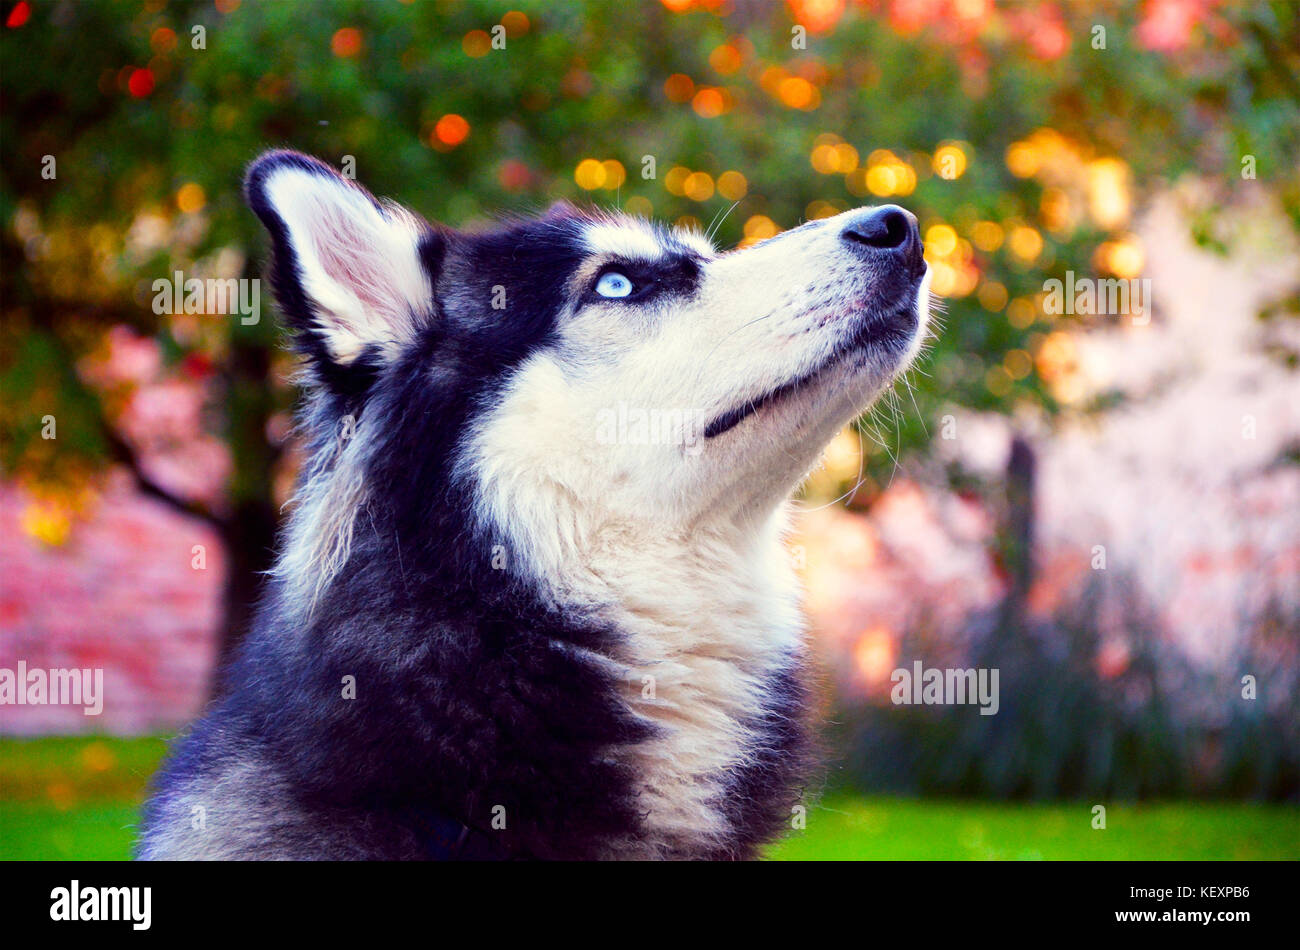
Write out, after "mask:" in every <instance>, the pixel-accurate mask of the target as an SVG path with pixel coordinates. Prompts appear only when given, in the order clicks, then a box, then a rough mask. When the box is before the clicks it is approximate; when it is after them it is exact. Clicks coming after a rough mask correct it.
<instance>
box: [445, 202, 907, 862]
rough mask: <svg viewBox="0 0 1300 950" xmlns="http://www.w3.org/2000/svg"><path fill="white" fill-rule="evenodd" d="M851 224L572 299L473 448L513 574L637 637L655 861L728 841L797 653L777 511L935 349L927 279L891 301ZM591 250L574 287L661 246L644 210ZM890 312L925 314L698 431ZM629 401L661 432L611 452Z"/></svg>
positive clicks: (702, 246)
mask: <svg viewBox="0 0 1300 950" xmlns="http://www.w3.org/2000/svg"><path fill="white" fill-rule="evenodd" d="M844 218H845V216H840V217H839V218H831V219H827V220H823V221H819V222H814V223H811V224H809V225H805V226H804V227H803V228H800V229H798V230H796V231H794V232H789V233H787V234H785V235H782V236H780V237H778V238H776V239H773V240H771V241H768V242H765V243H762V244H759V245H756V246H754V247H752V248H748V249H744V250H740V251H736V252H732V253H730V254H724V255H717V254H715V253H714V251H713V249H712V248H711V247H710V246H709V245H708V244H707V243H706V242H705V241H704V240H703V239H702V238H701V237H699V236H698V235H695V234H691V233H678V234H677V235H676V239H677V240H678V241H679V242H681V243H683V244H687V245H689V246H690V247H692V248H694V249H695V250H696V251H697V252H698V253H699V254H700V257H701V262H700V265H701V269H702V276H701V279H700V282H699V286H698V291H697V292H696V293H695V294H694V295H693V296H692V297H691V298H690V299H686V300H681V299H667V300H664V301H663V302H660V303H654V302H651V303H648V304H646V305H636V304H628V303H624V302H622V301H620V300H609V301H604V300H601V301H598V302H594V303H588V304H582V305H576V306H575V307H574V308H573V309H572V311H571V312H570V313H569V314H567V315H566V316H565V317H564V318H562V321H561V333H560V342H559V345H558V346H557V347H555V348H554V349H553V350H548V351H544V352H541V353H538V354H536V355H534V356H533V357H531V358H530V359H529V360H528V361H527V362H526V363H525V364H524V365H523V366H522V367H521V368H520V369H519V370H518V371H517V373H516V374H515V376H514V378H513V379H512V381H511V383H510V385H509V387H508V388H507V391H506V393H505V396H504V398H503V399H502V400H501V402H500V403H499V405H497V406H495V407H494V408H493V409H492V411H490V412H489V413H487V414H485V415H484V416H483V418H482V419H481V420H480V421H479V423H478V424H477V426H476V427H475V430H474V431H473V432H472V433H471V436H470V439H469V441H468V444H467V446H466V451H465V454H464V458H465V460H466V464H467V465H469V466H472V468H473V471H472V473H471V475H470V477H472V478H473V479H474V480H475V483H476V484H477V486H478V491H479V500H480V515H481V517H483V518H484V519H485V520H486V521H487V522H488V523H489V524H490V525H492V526H493V528H494V530H495V531H496V532H497V533H498V536H500V537H503V538H505V539H506V540H507V541H508V544H509V546H510V548H511V549H512V552H513V554H514V557H513V558H512V563H513V564H516V565H519V567H520V569H522V570H526V571H528V572H529V573H531V574H532V575H533V576H534V578H535V579H536V580H537V581H538V582H539V583H540V584H541V585H542V586H543V587H544V588H545V589H546V590H548V591H549V592H550V594H551V596H552V597H553V598H554V599H555V600H556V601H557V602H559V603H563V604H570V605H581V606H591V607H594V608H596V609H598V610H599V611H601V612H602V613H603V614H604V615H605V616H607V617H608V618H609V619H610V620H611V621H612V622H614V623H616V624H617V625H618V627H619V628H620V629H621V630H623V631H625V632H626V633H627V634H628V636H629V640H628V644H627V648H626V651H625V652H624V653H623V654H621V655H620V656H618V657H614V658H612V659H614V660H615V661H616V662H617V663H619V664H620V667H621V669H622V670H623V675H624V682H625V695H626V697H627V700H628V703H629V705H630V706H631V708H632V709H633V710H635V711H636V712H638V713H640V714H642V715H644V716H646V717H648V718H650V719H652V720H654V721H655V722H656V724H657V725H658V726H660V727H661V729H662V732H663V738H661V739H656V740H654V741H651V742H648V743H641V744H639V745H638V746H636V747H634V748H630V749H628V750H623V751H622V752H620V753H618V754H620V755H625V756H626V757H628V758H629V759H630V760H632V761H633V763H634V764H635V766H636V767H637V769H638V771H639V773H640V774H642V775H644V776H645V782H644V785H643V787H642V797H643V804H644V808H645V811H646V813H647V816H648V817H647V826H648V829H649V831H650V834H651V837H650V839H649V843H648V849H649V853H651V854H655V853H672V851H673V849H674V848H676V847H679V846H682V845H683V844H684V843H686V842H698V841H699V840H700V839H701V838H704V839H706V840H707V839H708V838H709V837H710V836H713V835H717V836H721V835H723V834H724V833H725V831H726V829H725V819H724V818H723V816H722V812H721V810H720V809H719V807H718V806H719V802H720V799H721V796H723V795H724V794H725V776H726V775H727V774H728V770H730V769H733V768H735V767H736V766H737V765H739V764H741V763H743V762H744V761H745V759H746V757H747V756H748V755H751V754H752V753H753V750H752V748H751V747H750V744H749V742H748V740H749V736H748V735H747V728H748V727H747V726H746V723H747V722H752V721H753V719H754V717H756V716H758V715H760V714H761V713H762V711H763V709H764V702H765V691H766V689H767V684H768V682H769V681H770V678H771V677H772V676H773V675H774V674H775V673H777V672H779V671H781V670H782V669H784V668H787V667H789V666H790V664H792V663H793V662H794V661H795V658H796V657H797V656H798V655H799V654H800V653H801V651H802V648H803V645H802V631H801V623H800V620H799V613H798V608H797V583H796V581H795V578H794V575H793V573H792V571H791V569H790V566H789V563H788V558H787V557H786V556H785V551H784V548H783V547H782V545H781V541H780V537H781V533H782V531H783V529H784V525H785V519H786V515H785V510H784V508H785V506H784V502H785V500H786V498H787V497H788V496H789V494H790V492H791V491H792V490H793V489H794V488H795V487H796V485H797V484H798V482H799V481H800V480H801V479H802V477H803V476H804V475H805V474H806V473H807V472H808V470H809V469H810V468H811V467H812V466H813V465H814V464H815V462H816V461H817V459H818V457H819V455H820V453H821V451H822V449H823V448H824V447H825V445H826V443H827V442H829V441H830V439H831V438H832V437H833V436H834V434H835V433H836V432H837V431H838V430H839V429H840V428H842V427H843V426H844V425H845V424H846V423H847V422H848V421H849V420H851V419H852V418H854V417H855V416H856V415H858V414H859V413H861V412H862V411H863V410H864V409H865V408H866V407H867V406H868V405H869V404H870V403H871V402H872V401H873V400H874V399H875V398H876V397H877V396H878V395H879V394H880V392H881V391H882V390H883V389H884V388H885V387H886V386H888V385H889V383H890V382H891V381H892V380H893V378H894V377H895V375H896V374H897V373H899V372H901V371H902V370H903V369H905V368H906V366H907V365H908V363H909V362H910V361H911V360H912V359H913V357H914V356H915V355H916V353H917V351H918V349H919V347H920V345H921V341H922V337H923V335H924V331H925V327H926V319H927V310H928V290H927V288H928V283H929V275H928V273H927V274H926V276H925V278H924V279H923V280H922V281H921V286H920V288H919V291H917V292H916V293H915V299H899V300H882V299H878V295H877V294H874V293H873V286H872V281H873V275H872V274H871V273H870V268H868V267H867V266H866V265H864V262H863V260H862V259H861V258H860V257H857V256H855V255H854V252H853V251H852V249H851V248H850V247H849V246H847V245H846V243H845V242H844V241H843V240H842V239H841V238H840V236H839V235H840V232H841V230H842V229H843V226H844V224H845V221H844V220H842V219H844ZM587 243H588V245H589V247H590V250H591V252H592V257H591V259H590V261H588V263H587V265H586V266H585V267H584V268H583V270H582V272H581V273H580V274H579V275H578V276H577V278H576V279H575V284H577V285H582V286H585V285H586V284H587V283H589V282H590V281H591V280H592V279H594V277H595V275H596V274H597V273H598V271H599V269H600V267H601V265H602V263H603V262H604V261H605V260H607V259H608V257H609V256H610V255H617V256H622V257H633V258H642V259H649V260H653V259H655V258H656V257H657V256H658V255H660V254H662V253H663V250H662V247H661V243H660V240H659V238H657V237H656V233H655V231H654V230H653V228H651V227H650V226H649V225H647V224H645V223H644V222H641V221H639V220H637V219H624V218H618V219H612V220H610V221H607V222H604V223H601V224H598V225H594V226H589V227H588V230H587ZM897 307H911V308H914V312H915V314H916V317H917V320H916V324H917V325H916V330H915V332H914V334H913V336H912V338H911V340H910V341H909V342H907V344H906V345H905V346H904V347H897V348H896V349H895V350H890V349H887V348H883V347H870V346H869V347H867V348H866V349H865V350H864V351H863V352H861V353H858V354H853V355H851V356H849V357H847V358H845V359H843V360H841V361H839V362H838V363H836V364H834V365H832V366H830V367H829V368H828V369H827V370H826V371H825V373H823V374H821V375H819V376H818V377H817V379H816V380H815V381H814V382H812V383H810V384H808V385H807V386H804V387H802V388H800V389H798V390H797V391H795V392H792V393H790V394H788V395H786V396H785V397H784V398H782V399H780V400H778V401H777V402H775V403H773V404H770V405H767V406H765V407H764V408H762V409H760V410H759V411H758V412H757V413H756V414H754V415H752V416H750V417H749V418H748V419H746V420H744V421H743V422H741V423H740V424H739V425H738V426H736V427H735V428H733V429H731V430H730V431H728V432H725V433H723V434H721V435H719V436H717V437H716V438H713V439H705V438H704V435H703V432H702V431H701V430H702V429H703V426H704V425H705V424H706V423H707V422H708V421H709V420H712V419H715V418H717V417H718V416H720V415H722V414H724V413H726V412H728V411H729V410H731V409H734V408H735V407H737V406H738V405H740V404H741V403H743V402H744V401H745V400H749V399H757V398H759V397H761V396H762V395H764V394H765V393H767V392H769V391H771V390H773V389H774V388H776V387H779V386H781V385H782V384H784V383H787V382H790V381H791V380H795V379H798V378H800V377H802V376H804V375H805V374H808V373H810V372H811V371H814V370H816V369H818V368H819V367H821V366H822V365H823V364H824V362H825V361H826V360H827V358H828V357H829V356H830V355H831V354H832V353H833V352H834V351H835V350H836V347H837V345H838V344H839V343H841V342H842V341H843V340H844V338H845V337H846V336H847V335H848V334H850V333H851V332H852V330H853V328H854V327H856V326H857V325H858V324H857V323H855V321H857V320H860V319H861V318H862V317H863V315H864V311H867V310H870V309H872V308H876V309H877V310H887V309H890V308H897ZM620 407H621V408H622V409H623V410H625V416H626V415H627V414H629V413H631V412H633V411H638V410H639V411H644V412H646V413H647V416H648V415H649V414H651V413H653V412H656V411H657V412H658V413H659V419H660V421H661V422H662V421H663V420H664V419H665V418H666V419H668V420H669V421H668V422H667V423H665V424H664V425H662V426H660V429H659V431H657V432H653V433H652V434H651V438H650V444H638V441H639V440H637V439H636V435H637V433H636V432H635V427H634V426H630V427H626V428H624V429H619V428H618V427H617V426H615V427H614V429H613V432H614V435H615V436H616V438H615V439H614V440H613V441H611V440H610V438H609V435H610V432H611V429H610V419H611V417H613V418H615V419H616V418H617V417H618V413H619V411H620ZM681 421H684V422H685V426H682V425H680V424H679V423H680V422H681ZM683 429H685V430H686V431H682V430H683ZM692 430H693V431H692ZM665 431H667V432H668V433H669V434H670V437H669V438H668V439H667V440H664V439H662V438H660V439H658V440H657V441H656V436H663V435H664V434H665ZM671 433H679V434H678V435H677V437H676V440H675V441H674V439H673V437H672V435H671ZM619 436H623V437H628V436H630V437H631V438H619ZM647 684H650V686H651V687H652V688H651V689H650V690H649V692H650V693H651V694H652V695H651V696H650V698H647ZM643 846H647V845H646V842H639V843H638V845H637V847H638V848H641V847H643Z"/></svg>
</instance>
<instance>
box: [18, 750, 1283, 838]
mask: <svg viewBox="0 0 1300 950" xmlns="http://www.w3.org/2000/svg"><path fill="white" fill-rule="evenodd" d="M163 749H164V743H163V742H162V740H159V739H152V738H147V739H69V738H58V739H35V740H13V739H0V859H11V860H12V859H21V860H32V859H41V858H84V859H101V860H114V859H122V858H125V857H127V856H128V854H129V851H130V847H131V841H132V837H133V835H134V826H135V821H136V814H137V809H138V805H139V802H140V798H141V795H142V792H143V788H144V784H145V782H146V781H147V780H148V778H149V776H150V774H152V772H153V770H154V768H155V767H156V765H157V763H158V760H159V759H160V758H161V756H162V753H163ZM1092 804H1093V803H1083V802H1079V803H1053V804H1006V803H1000V802H963V801H936V800H899V799H888V798H863V797H860V796H852V795H845V794H842V793H839V794H832V795H830V796H828V797H827V798H826V799H825V800H824V801H822V802H821V803H820V804H819V805H816V806H814V807H813V808H811V809H809V812H808V816H807V822H806V825H807V827H806V828H805V829H804V830H801V831H796V832H795V833H794V834H793V835H792V836H791V837H789V838H788V839H786V840H785V841H784V842H782V843H781V844H779V845H777V846H776V847H775V848H773V849H772V850H771V852H770V856H771V857H773V858H776V859H778V860H811V859H821V860H827V859H829V860H846V859H855V858H878V859H879V858H884V859H918V860H928V859H943V860H950V859H955V860H970V859H973V860H1037V859H1046V860H1056V859H1066V858H1073V859H1082V860H1117V859H1130V858H1131V859H1149V860H1164V859H1228V860H1234V859H1254V858H1286V859H1295V858H1297V857H1300V809H1296V808H1295V807H1293V806H1287V805H1255V804H1242V803H1235V802H1233V803H1218V804H1208V803H1199V802H1196V803H1193V802H1174V803H1161V804H1150V805H1122V804H1113V805H1108V806H1107V814H1106V828H1105V830H1094V829H1093V827H1092V822H1093V815H1092ZM1103 804H1104V803H1103Z"/></svg>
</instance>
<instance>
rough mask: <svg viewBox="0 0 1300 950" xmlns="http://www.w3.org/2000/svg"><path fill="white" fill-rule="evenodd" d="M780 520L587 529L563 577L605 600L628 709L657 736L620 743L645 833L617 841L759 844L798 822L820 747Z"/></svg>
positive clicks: (699, 847) (719, 850)
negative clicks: (697, 528)
mask: <svg viewBox="0 0 1300 950" xmlns="http://www.w3.org/2000/svg"><path fill="white" fill-rule="evenodd" d="M778 530H779V529H778V527H777V525H776V523H775V520H774V522H773V524H772V525H771V526H770V527H769V528H768V529H766V530H765V531H763V532H762V533H761V535H760V536H759V537H757V538H753V537H751V538H750V539H749V541H748V543H746V544H744V545H740V544H737V543H735V542H734V541H733V540H732V539H729V538H726V537H722V536H719V535H717V534H711V533H707V532H700V533H694V534H692V535H691V536H690V537H686V538H680V539H671V538H662V537H654V536H651V535H649V534H642V533H639V532H637V531H635V529H631V528H628V527H626V526H607V527H605V528H604V529H601V530H597V531H594V532H592V536H590V537H588V538H587V551H586V557H585V558H584V559H583V560H582V562H581V566H580V567H579V568H577V569H574V570H571V571H566V572H564V573H563V574H562V575H561V578H560V579H559V581H558V583H559V584H560V585H562V587H563V588H564V593H565V595H566V596H568V597H571V598H575V599H582V598H590V599H592V600H593V601H596V602H603V603H604V604H606V605H608V606H606V607H604V608H603V609H602V615H603V616H606V617H608V618H609V619H610V620H611V621H612V622H613V624H614V626H615V627H616V628H617V629H618V630H619V631H620V633H621V634H623V636H624V638H625V639H624V640H623V641H622V642H621V643H620V644H619V646H618V648H617V650H616V652H615V655H614V659H615V660H616V661H617V662H621V663H623V664H625V666H624V668H623V669H622V670H621V671H620V677H621V683H622V688H621V693H622V696H623V697H624V699H625V701H626V703H627V705H628V706H629V708H630V709H631V710H632V711H633V712H634V713H635V714H636V715H637V716H638V717H643V718H644V719H646V720H649V721H650V722H651V723H652V724H653V726H654V735H653V736H652V737H651V738H649V739H647V740H645V741H642V742H638V743H634V744H631V745H629V746H627V747H625V748H623V749H619V750H617V751H616V753H615V754H616V755H618V756H619V757H620V758H623V759H625V760H626V761H627V762H628V763H629V764H630V765H631V766H632V770H633V774H634V776H635V778H634V782H635V784H636V794H637V797H638V800H639V806H640V808H641V810H642V814H643V816H644V825H643V827H642V828H641V829H640V833H639V834H638V835H637V836H636V837H635V838H634V839H632V840H630V841H628V842H615V843H614V847H613V850H615V851H619V850H623V849H627V850H629V851H631V852H633V853H640V854H645V855H648V856H655V855H666V856H672V855H709V856H749V854H750V853H751V851H752V848H753V846H754V845H755V844H756V843H758V842H761V841H765V840H768V839H770V838H771V837H772V836H773V834H775V833H777V832H779V831H780V830H781V829H782V828H783V827H784V828H788V827H789V824H790V820H791V818H792V814H793V809H794V807H795V806H796V804H797V803H798V801H799V798H800V795H801V785H800V783H801V782H803V781H805V777H804V776H803V774H802V773H803V770H804V768H805V766H806V765H807V761H806V759H807V757H808V756H809V754H810V753H809V748H808V736H807V734H806V728H805V725H804V721H803V720H804V718H805V717H806V716H807V714H808V706H809V705H810V704H809V703H808V696H807V686H806V684H805V682H804V676H805V670H804V662H805V661H804V647H803V637H802V623H801V620H800V617H799V613H798V610H797V608H796V593H797V591H796V583H795V581H794V578H793V575H792V573H791V571H790V568H789V564H788V558H787V557H786V553H785V551H784V549H783V548H782V546H781V545H780V542H779V540H778V536H777V534H778Z"/></svg>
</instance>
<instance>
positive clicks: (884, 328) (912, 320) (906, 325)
mask: <svg viewBox="0 0 1300 950" xmlns="http://www.w3.org/2000/svg"><path fill="white" fill-rule="evenodd" d="M919 286H920V284H919V281H918V283H917V286H916V287H913V288H912V292H911V293H910V294H908V296H907V302H906V303H905V304H904V305H902V306H900V307H897V308H896V309H894V310H892V311H889V312H887V313H885V314H876V315H873V316H871V317H869V318H868V319H866V320H864V321H862V326H860V327H859V328H858V329H857V330H855V331H854V332H853V333H852V334H851V335H850V336H848V337H846V338H845V339H844V340H843V341H842V342H840V344H839V345H837V346H836V347H835V350H834V351H833V352H832V353H831V354H830V356H828V357H826V359H824V360H823V361H822V362H821V363H820V364H819V365H818V366H817V367H815V368H814V369H812V370H809V371H808V372H806V373H804V374H803V375H802V376H798V377H796V378H795V379H792V380H790V381H789V382H785V383H782V384H781V385H780V386H777V387H776V388H775V389H771V390H768V392H766V393H764V394H763V395H761V396H759V397H757V398H754V399H747V400H746V401H745V402H744V403H742V404H741V405H738V406H736V407H734V408H732V409H728V410H727V411H726V412H724V413H723V414H722V415H720V416H718V417H717V418H715V419H714V420H713V421H712V422H710V423H709V424H708V425H707V426H705V427H704V437H705V438H706V439H713V438H717V437H718V436H720V435H722V434H723V433H725V432H730V431H731V430H732V429H734V428H736V426H738V425H740V424H741V423H742V422H744V421H745V420H746V419H748V418H749V417H750V416H752V415H755V414H756V413H758V412H759V411H761V410H763V409H765V408H767V407H769V406H773V405H776V404H778V403H780V402H783V401H785V400H787V399H789V398H790V397H791V396H793V395H794V394H795V393H798V392H800V391H802V390H804V389H807V388H808V387H810V386H812V385H814V384H816V383H817V382H818V381H820V380H822V379H823V378H825V377H826V376H827V375H829V374H830V373H832V372H834V371H835V370H836V369H837V368H839V367H840V366H842V365H843V364H844V363H845V362H847V361H848V360H850V359H852V358H853V357H854V356H856V355H860V354H862V353H864V352H865V351H866V350H867V349H869V348H878V349H884V350H890V349H893V350H896V351H897V352H899V353H901V352H903V351H904V350H905V349H906V347H907V345H908V343H910V342H911V339H912V336H913V334H915V333H916V330H917V324H918V322H919V321H918V317H917V313H916V299H917V292H918V289H919Z"/></svg>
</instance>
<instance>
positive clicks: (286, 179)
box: [244, 151, 434, 366]
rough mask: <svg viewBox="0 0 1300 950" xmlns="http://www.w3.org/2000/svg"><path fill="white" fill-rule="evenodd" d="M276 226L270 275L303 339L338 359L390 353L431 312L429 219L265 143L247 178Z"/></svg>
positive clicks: (257, 203) (264, 215)
mask: <svg viewBox="0 0 1300 950" xmlns="http://www.w3.org/2000/svg"><path fill="white" fill-rule="evenodd" d="M244 193H245V195H246V197H247V199H248V204H249V206H250V207H251V208H252V209H253V211H254V212H255V213H256V214H257V216H258V217H259V218H261V219H262V223H263V224H264V225H266V229H267V231H269V232H270V235H271V243H272V261H271V281H272V284H273V286H274V288H275V294H276V299H277V300H278V301H279V304H280V308H281V309H282V310H283V311H284V314H285V318H286V320H287V321H288V322H289V324H290V326H291V327H292V328H293V329H294V330H295V331H296V333H297V337H298V340H299V346H300V347H301V348H302V349H304V350H306V351H307V352H308V353H311V354H313V355H315V356H317V357H320V358H326V359H328V360H330V361H331V362H332V363H334V364H337V365H339V366H348V365H351V364H352V363H353V362H354V361H356V359H357V358H358V357H359V356H361V355H362V354H363V353H366V352H367V351H372V352H375V351H377V352H378V353H379V354H381V355H386V356H391V355H392V354H393V353H394V352H395V351H396V350H397V348H399V347H400V346H401V344H402V343H404V342H406V341H409V340H410V339H412V338H413V337H414V336H415V333H416V331H417V330H418V328H419V327H420V325H421V324H422V323H423V322H424V321H426V320H427V319H429V316H430V311H431V308H432V305H433V288H432V280H433V278H432V277H431V275H430V273H429V269H428V267H427V266H426V257H427V251H428V247H427V245H428V244H429V243H430V242H431V241H432V240H433V239H434V234H433V231H432V229H431V228H430V227H429V225H428V224H427V223H425V222H424V221H423V220H422V219H420V218H419V217H417V216H416V215H414V214H412V213H410V212H409V211H406V210H405V209H403V208H401V207H398V206H397V205H393V204H387V203H385V204H381V203H380V202H378V201H376V200H375V198H374V197H373V196H372V195H371V194H370V192H368V191H366V190H365V189H364V188H362V187H361V186H360V185H357V184H355V183H354V182H352V181H349V180H348V179H346V178H344V177H343V176H342V175H340V174H339V173H338V172H336V171H335V170H334V169H333V168H331V167H330V166H328V165H326V164H324V163H323V162H319V161H317V160H316V159H314V158H310V157H308V156H306V155H302V154H300V153H298V152H290V151H275V152H267V153H266V154H264V155H262V156H261V157H259V158H258V159H257V160H256V161H255V162H253V164H252V165H250V166H249V169H248V174H247V176H246V178H245V180H244Z"/></svg>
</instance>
